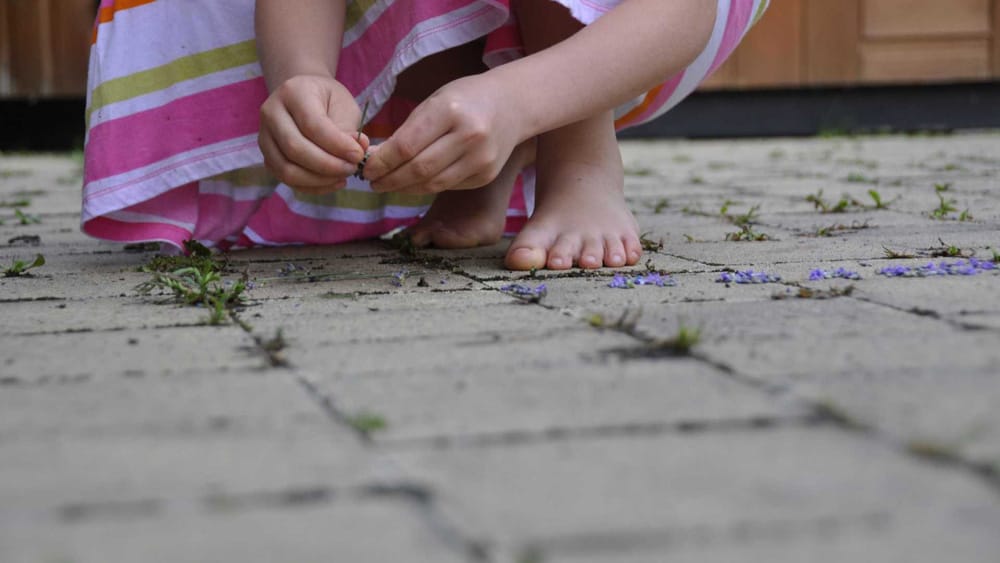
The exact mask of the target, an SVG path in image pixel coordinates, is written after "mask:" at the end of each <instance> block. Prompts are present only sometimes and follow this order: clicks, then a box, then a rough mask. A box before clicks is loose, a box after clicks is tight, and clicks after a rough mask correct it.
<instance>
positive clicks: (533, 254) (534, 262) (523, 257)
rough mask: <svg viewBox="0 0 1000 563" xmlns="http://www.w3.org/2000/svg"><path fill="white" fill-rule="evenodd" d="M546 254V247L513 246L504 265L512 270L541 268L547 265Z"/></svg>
mask: <svg viewBox="0 0 1000 563" xmlns="http://www.w3.org/2000/svg"><path fill="white" fill-rule="evenodd" d="M546 256H547V255H546V252H545V249H544V248H536V247H531V246H520V247H514V246H511V248H510V250H508V251H507V257H506V258H505V259H504V265H506V266H507V268H509V269H511V270H541V269H542V268H544V267H545V259H546Z"/></svg>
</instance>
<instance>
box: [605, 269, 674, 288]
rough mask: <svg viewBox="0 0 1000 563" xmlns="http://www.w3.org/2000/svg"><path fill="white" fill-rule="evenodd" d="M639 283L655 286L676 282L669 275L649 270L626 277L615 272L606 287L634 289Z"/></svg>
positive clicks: (672, 284) (664, 285)
mask: <svg viewBox="0 0 1000 563" xmlns="http://www.w3.org/2000/svg"><path fill="white" fill-rule="evenodd" d="M641 285H655V286H656V287H666V286H671V287H672V286H675V285H677V282H676V281H674V279H673V278H671V277H670V276H665V275H663V274H661V273H659V272H649V273H647V274H639V275H636V276H633V277H631V278H630V277H628V276H625V275H622V274H615V276H614V277H613V278H611V281H610V282H609V283H608V287H611V288H615V289H634V288H636V287H639V286H641Z"/></svg>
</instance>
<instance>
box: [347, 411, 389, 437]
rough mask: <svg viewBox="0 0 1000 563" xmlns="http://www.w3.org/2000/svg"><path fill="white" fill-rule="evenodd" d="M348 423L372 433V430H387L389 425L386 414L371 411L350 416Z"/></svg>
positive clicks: (361, 430)
mask: <svg viewBox="0 0 1000 563" xmlns="http://www.w3.org/2000/svg"><path fill="white" fill-rule="evenodd" d="M347 423H348V424H350V425H351V428H353V429H355V430H357V431H358V432H362V433H364V434H371V433H372V432H378V431H379V430H385V429H386V428H388V427H389V423H388V421H386V419H385V417H384V416H382V415H380V414H377V413H373V412H369V411H362V412H359V413H357V414H353V415H351V416H348V417H347Z"/></svg>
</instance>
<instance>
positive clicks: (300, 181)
mask: <svg viewBox="0 0 1000 563" xmlns="http://www.w3.org/2000/svg"><path fill="white" fill-rule="evenodd" d="M259 144H260V151H261V153H262V154H263V155H264V165H265V166H267V168H268V170H270V171H271V172H272V173H273V174H274V175H275V176H276V177H277V178H278V180H281V181H282V182H284V183H285V184H288V185H289V186H291V187H293V188H296V189H309V188H322V187H324V186H331V185H335V184H339V183H341V182H344V181H346V176H347V174H337V175H333V176H330V175H321V174H317V173H315V172H313V171H311V170H307V169H305V168H303V167H302V166H300V165H298V164H296V163H295V162H293V161H291V160H290V159H289V158H288V157H287V156H286V155H285V154H284V152H283V151H282V150H281V148H280V147H279V146H278V144H277V143H276V142H275V140H274V137H273V136H271V135H270V134H261V135H260V138H259Z"/></svg>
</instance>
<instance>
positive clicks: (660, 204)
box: [646, 197, 670, 215]
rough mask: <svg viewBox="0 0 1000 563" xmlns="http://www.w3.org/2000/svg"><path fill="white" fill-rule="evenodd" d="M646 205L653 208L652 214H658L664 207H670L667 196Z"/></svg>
mask: <svg viewBox="0 0 1000 563" xmlns="http://www.w3.org/2000/svg"><path fill="white" fill-rule="evenodd" d="M646 207H648V208H649V209H651V210H653V214H654V215H659V214H660V213H663V210H664V209H667V208H668V207H670V201H669V200H668V199H667V198H665V197H662V198H660V199H658V200H656V201H654V202H653V203H647V204H646Z"/></svg>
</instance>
